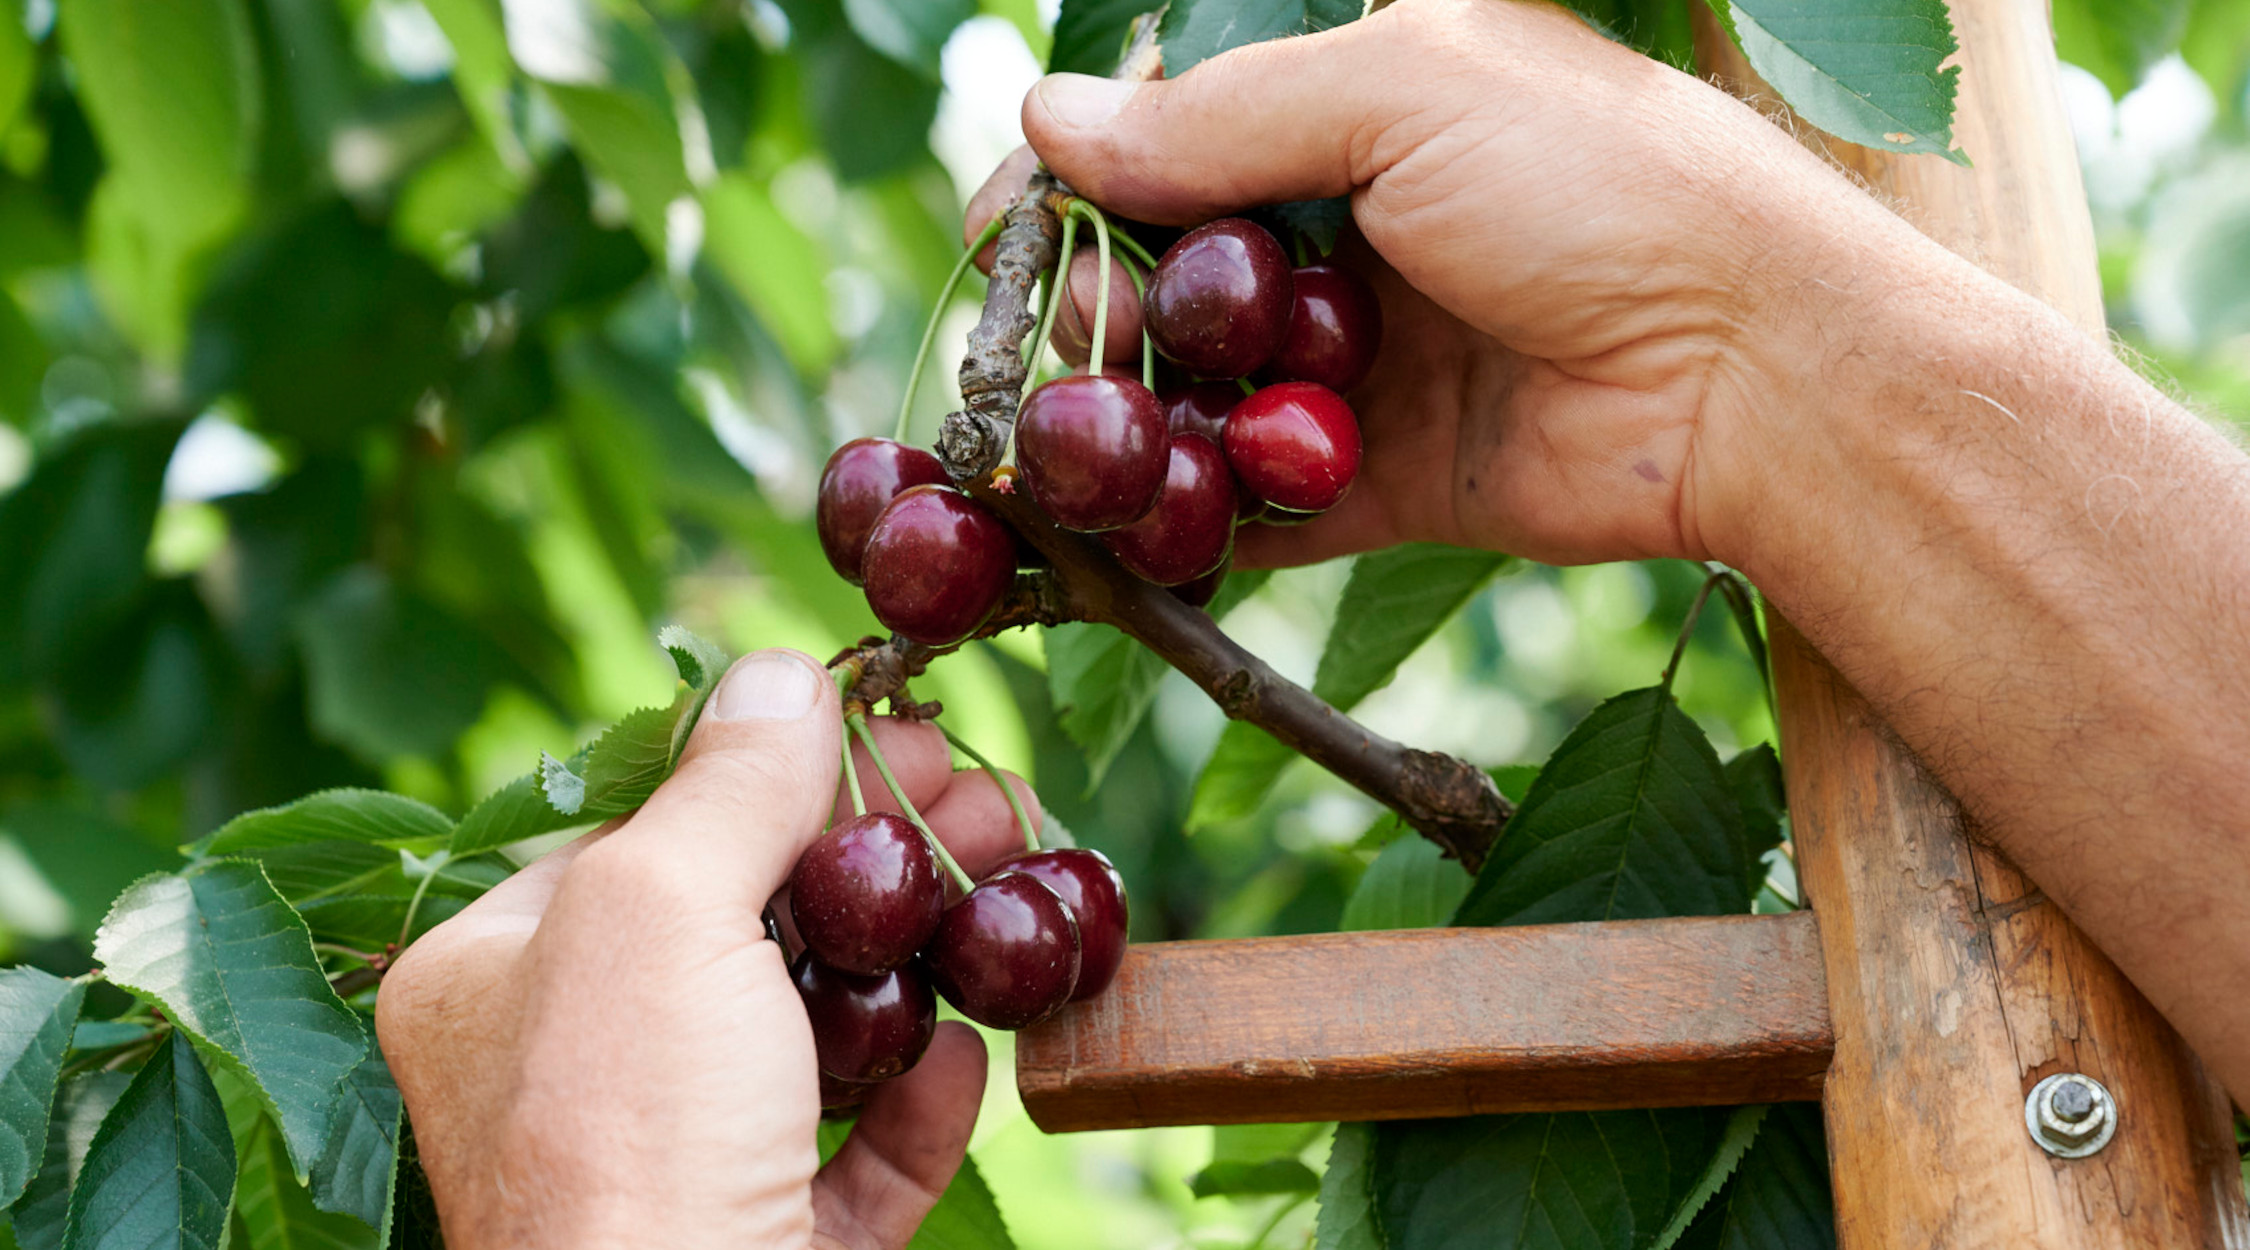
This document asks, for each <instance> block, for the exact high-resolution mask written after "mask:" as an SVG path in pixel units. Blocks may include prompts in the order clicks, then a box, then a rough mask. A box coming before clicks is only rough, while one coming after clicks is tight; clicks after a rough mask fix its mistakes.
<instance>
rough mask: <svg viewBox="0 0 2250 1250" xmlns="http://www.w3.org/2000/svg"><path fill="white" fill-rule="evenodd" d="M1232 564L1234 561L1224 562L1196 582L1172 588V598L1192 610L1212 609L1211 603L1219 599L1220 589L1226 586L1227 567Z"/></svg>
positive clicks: (1183, 583) (1184, 583)
mask: <svg viewBox="0 0 2250 1250" xmlns="http://www.w3.org/2000/svg"><path fill="white" fill-rule="evenodd" d="M1232 563H1233V561H1232V560H1222V561H1220V562H1219V567H1217V568H1215V569H1213V570H1211V571H1210V572H1208V573H1205V574H1204V575H1203V576H1201V577H1198V578H1196V579H1195V580H1194V581H1192V582H1181V583H1180V584H1179V585H1177V586H1174V587H1172V588H1171V591H1172V597H1173V598H1174V599H1177V600H1179V601H1180V602H1181V603H1184V604H1186V605H1188V606H1189V607H1191V608H1207V607H1210V606H1211V601H1212V600H1213V599H1216V598H1218V597H1219V587H1221V586H1224V585H1226V582H1227V566H1228V565H1230V564H1232Z"/></svg>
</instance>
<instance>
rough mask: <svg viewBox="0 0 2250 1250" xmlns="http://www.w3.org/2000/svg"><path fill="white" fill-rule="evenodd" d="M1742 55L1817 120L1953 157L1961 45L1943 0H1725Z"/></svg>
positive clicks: (1863, 138) (1854, 134) (1849, 136)
mask: <svg viewBox="0 0 2250 1250" xmlns="http://www.w3.org/2000/svg"><path fill="white" fill-rule="evenodd" d="M1722 16H1723V17H1725V18H1726V19H1727V26H1728V28H1729V29H1730V30H1731V31H1732V32H1733V34H1734V40H1735V42H1736V43H1737V44H1739V45H1741V48H1742V53H1743V55H1744V56H1746V57H1748V58H1750V65H1751V67H1752V68H1753V69H1756V70H1757V71H1758V73H1759V75H1760V76H1761V77H1763V78H1764V79H1765V80H1766V81H1767V82H1768V83H1771V84H1772V85H1773V89H1774V90H1775V91H1778V92H1780V93H1781V98H1782V99H1783V100H1786V101H1787V102H1788V103H1789V107H1791V108H1793V109H1795V110H1797V112H1798V113H1799V114H1800V115H1802V116H1803V117H1804V119H1805V120H1806V121H1809V122H1811V123H1812V124H1813V125H1815V126H1818V127H1820V128H1821V129H1822V130H1825V131H1827V132H1828V133H1830V134H1832V135H1835V136H1837V137H1838V138H1841V139H1846V140H1849V141H1851V142H1853V143H1857V144H1861V145H1863V146H1865V147H1871V148H1881V149H1884V150H1886V151H1891V152H1926V153H1932V154H1935V155H1938V156H1943V157H1945V158H1946V159H1947V160H1950V161H1953V162H1955V163H1956V164H1967V163H1968V158H1967V157H1966V156H1964V155H1963V154H1961V153H1960V152H1959V151H1956V150H1955V149H1954V147H1953V93H1954V90H1955V88H1956V86H1957V85H1958V83H1959V80H1960V77H1961V70H1960V67H1959V66H1952V67H1948V68H1946V69H1939V68H1938V66H1939V65H1940V64H1941V63H1943V62H1944V61H1945V59H1946V58H1948V57H1950V56H1952V55H1953V54H1954V53H1955V52H1956V51H1958V50H1959V45H1958V44H1956V43H1955V42H1954V41H1953V21H1952V19H1951V18H1949V17H1947V16H1946V11H1945V3H1944V0H1725V3H1724V6H1723V13H1722Z"/></svg>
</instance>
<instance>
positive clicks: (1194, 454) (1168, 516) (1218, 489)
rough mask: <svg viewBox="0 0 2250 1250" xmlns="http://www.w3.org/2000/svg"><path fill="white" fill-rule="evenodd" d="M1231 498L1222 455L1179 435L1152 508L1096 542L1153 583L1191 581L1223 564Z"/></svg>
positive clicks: (1202, 441)
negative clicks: (1162, 484) (1147, 512)
mask: <svg viewBox="0 0 2250 1250" xmlns="http://www.w3.org/2000/svg"><path fill="white" fill-rule="evenodd" d="M1235 499H1236V497H1235V488H1234V472H1233V470H1231V469H1229V468H1227V457H1226V453H1225V452H1222V451H1220V450H1219V445H1218V444H1217V443H1214V442H1212V441H1211V440H1210V439H1208V438H1205V437H1203V436H1202V435H1201V434H1182V435H1180V436H1178V437H1176V438H1174V439H1173V440H1172V465H1171V471H1170V472H1169V473H1168V474H1166V476H1165V479H1164V493H1163V494H1162V495H1160V496H1158V497H1157V500H1156V506H1155V507H1154V508H1151V509H1150V510H1149V514H1148V515H1147V516H1144V517H1142V518H1141V519H1140V520H1138V521H1135V522H1133V523H1132V524H1131V525H1128V526H1126V527H1125V528H1123V529H1120V530H1112V531H1110V532H1109V533H1107V534H1104V535H1102V545H1103V546H1105V547H1108V548H1109V550H1110V553H1111V554H1113V555H1115V556H1116V557H1117V562H1118V563H1120V564H1122V565H1124V566H1125V567H1126V568H1128V569H1131V570H1132V571H1133V572H1134V573H1136V574H1138V575H1140V576H1141V577H1143V578H1146V579H1147V580H1149V581H1152V582H1155V583H1156V584H1157V585H1159V586H1177V585H1179V584H1180V583H1181V582H1192V581H1194V580H1195V579H1196V578H1198V577H1201V576H1203V575H1204V574H1205V573H1208V572H1210V571H1211V570H1213V569H1215V568H1217V567H1219V565H1220V564H1222V563H1224V562H1225V560H1226V558H1227V552H1228V550H1230V549H1231V548H1232V547H1233V546H1234V518H1235Z"/></svg>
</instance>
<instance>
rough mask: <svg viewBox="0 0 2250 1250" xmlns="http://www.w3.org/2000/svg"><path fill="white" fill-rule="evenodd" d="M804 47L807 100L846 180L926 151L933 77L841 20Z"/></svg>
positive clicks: (899, 166)
mask: <svg viewBox="0 0 2250 1250" xmlns="http://www.w3.org/2000/svg"><path fill="white" fill-rule="evenodd" d="M790 20H791V21H792V22H793V23H794V22H795V20H796V14H795V13H794V12H792V13H791V17H790ZM803 49H804V50H803V53H802V55H801V58H800V59H799V62H798V63H799V65H800V66H801V68H802V73H803V79H804V85H805V89H806V93H807V99H806V105H807V108H808V111H809V112H810V113H811V114H812V119H813V126H814V129H815V130H817V131H818V132H819V135H820V145H821V148H822V149H823V150H824V151H826V152H827V154H828V160H829V162H830V163H831V164H833V165H834V166H835V167H836V172H837V173H838V174H840V175H842V177H843V178H844V180H845V181H847V182H867V181H871V180H873V179H876V178H880V177H883V176H885V175H887V174H894V173H898V172H899V171H901V170H903V169H905V168H907V167H908V166H910V165H912V164H914V163H915V162H916V161H919V160H926V159H927V156H928V152H929V150H930V146H929V133H930V124H931V123H932V122H934V121H935V120H937V104H938V84H937V83H936V82H934V81H932V80H931V79H929V78H928V77H926V76H924V75H922V74H920V73H918V72H916V71H914V70H911V69H908V68H906V67H905V66H903V65H901V64H899V63H898V62H896V61H894V60H892V59H891V58H889V57H887V56H884V55H883V54H882V53H880V52H877V51H876V50H875V49H873V48H870V47H868V46H867V43H866V41H865V40H863V39H861V38H860V37H859V36H858V35H857V34H856V33H854V32H853V31H852V30H851V29H850V28H849V27H848V26H846V25H844V24H843V23H837V24H835V25H834V26H832V27H829V28H828V29H827V30H825V31H822V32H820V33H818V34H817V35H815V36H812V37H809V38H807V39H806V40H805V41H804V44H803Z"/></svg>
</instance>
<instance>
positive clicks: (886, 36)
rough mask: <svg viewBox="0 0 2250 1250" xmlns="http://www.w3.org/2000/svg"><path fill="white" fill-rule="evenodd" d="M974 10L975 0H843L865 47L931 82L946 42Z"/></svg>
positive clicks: (974, 12) (846, 13) (935, 77)
mask: <svg viewBox="0 0 2250 1250" xmlns="http://www.w3.org/2000/svg"><path fill="white" fill-rule="evenodd" d="M976 13H977V6H976V0H844V16H845V18H847V19H848V20H849V21H850V22H851V24H852V29H853V30H854V31H857V32H858V33H859V37H860V38H862V39H864V40H866V41H867V46H868V47H871V48H873V49H875V50H876V51H877V52H880V53H882V54H883V55H884V56H887V57H889V58H891V59H892V60H894V61H897V62H898V63H899V64H901V65H904V66H906V67H907V68H908V69H912V70H915V71H917V72H919V73H921V74H922V75H923V76H925V77H927V78H928V79H930V81H932V82H936V81H937V80H938V76H939V75H938V71H939V69H940V66H939V55H940V54H941V53H943V52H944V51H945V41H946V40H947V39H949V38H951V37H952V35H953V30H954V28H955V27H957V26H959V25H960V24H961V23H963V22H965V21H968V20H969V19H970V18H972V17H975V16H976Z"/></svg>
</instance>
